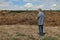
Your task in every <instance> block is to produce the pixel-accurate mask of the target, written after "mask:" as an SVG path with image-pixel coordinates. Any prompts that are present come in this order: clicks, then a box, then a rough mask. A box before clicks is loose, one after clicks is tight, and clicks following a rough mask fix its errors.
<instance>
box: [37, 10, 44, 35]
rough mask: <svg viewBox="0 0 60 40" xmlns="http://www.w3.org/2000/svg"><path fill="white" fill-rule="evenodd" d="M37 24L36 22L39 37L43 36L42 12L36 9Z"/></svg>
mask: <svg viewBox="0 0 60 40" xmlns="http://www.w3.org/2000/svg"><path fill="white" fill-rule="evenodd" d="M36 19H37V22H38V26H39V35H40V36H43V35H44V33H43V25H44V13H43V12H42V10H41V9H38V14H37V17H36Z"/></svg>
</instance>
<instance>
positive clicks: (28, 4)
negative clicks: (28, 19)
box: [24, 3, 33, 8]
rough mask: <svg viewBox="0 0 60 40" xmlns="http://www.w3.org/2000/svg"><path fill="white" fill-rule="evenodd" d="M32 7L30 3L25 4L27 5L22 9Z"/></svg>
mask: <svg viewBox="0 0 60 40" xmlns="http://www.w3.org/2000/svg"><path fill="white" fill-rule="evenodd" d="M32 6H33V4H32V3H27V4H25V5H24V7H26V8H30V7H32Z"/></svg>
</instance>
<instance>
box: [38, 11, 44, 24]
mask: <svg viewBox="0 0 60 40" xmlns="http://www.w3.org/2000/svg"><path fill="white" fill-rule="evenodd" d="M37 21H38V25H43V24H44V13H43V12H39V13H38V15H37Z"/></svg>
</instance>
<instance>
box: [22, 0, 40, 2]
mask: <svg viewBox="0 0 60 40" xmlns="http://www.w3.org/2000/svg"><path fill="white" fill-rule="evenodd" d="M23 1H25V2H39V1H40V0H23Z"/></svg>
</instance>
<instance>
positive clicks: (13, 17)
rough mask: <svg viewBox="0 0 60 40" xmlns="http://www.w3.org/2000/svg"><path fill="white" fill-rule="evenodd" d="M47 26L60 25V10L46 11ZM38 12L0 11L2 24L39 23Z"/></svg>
mask: <svg viewBox="0 0 60 40" xmlns="http://www.w3.org/2000/svg"><path fill="white" fill-rule="evenodd" d="M44 13H45V20H44V25H45V26H60V12H44ZM37 14H38V13H37V12H20V13H17V12H16V13H15V12H10V11H6V12H4V11H3V12H0V25H13V24H22V25H23V24H24V25H37V20H36V16H37Z"/></svg>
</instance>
